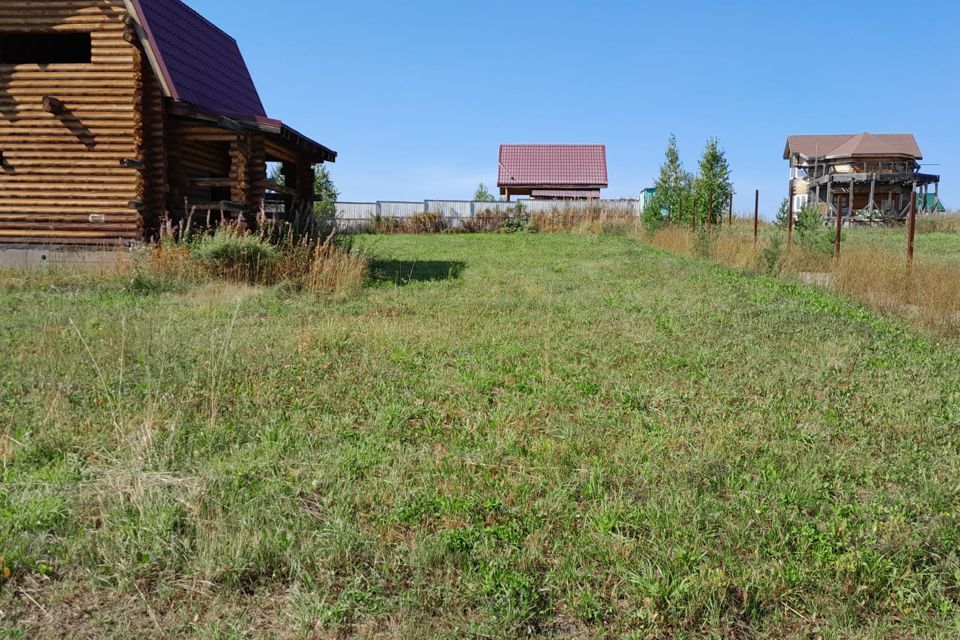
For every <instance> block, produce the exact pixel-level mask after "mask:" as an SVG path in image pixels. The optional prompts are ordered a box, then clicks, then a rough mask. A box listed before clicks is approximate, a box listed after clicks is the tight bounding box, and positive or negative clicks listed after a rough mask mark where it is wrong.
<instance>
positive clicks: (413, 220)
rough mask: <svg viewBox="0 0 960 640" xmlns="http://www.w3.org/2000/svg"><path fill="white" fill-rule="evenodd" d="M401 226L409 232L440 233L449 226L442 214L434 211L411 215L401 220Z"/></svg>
mask: <svg viewBox="0 0 960 640" xmlns="http://www.w3.org/2000/svg"><path fill="white" fill-rule="evenodd" d="M402 226H403V230H404V231H407V232H409V233H440V232H442V231H446V230H447V229H448V228H449V225H447V221H446V220H444V219H443V216H442V215H440V214H439V213H436V212H434V211H427V212H426V213H418V214H417V215H415V216H411V217H409V218H407V219H406V220H404V221H403V224H402Z"/></svg>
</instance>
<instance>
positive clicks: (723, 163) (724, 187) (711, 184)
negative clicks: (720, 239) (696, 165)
mask: <svg viewBox="0 0 960 640" xmlns="http://www.w3.org/2000/svg"><path fill="white" fill-rule="evenodd" d="M732 195H733V184H731V182H730V165H729V163H727V156H726V153H725V152H724V151H723V150H722V149H721V148H720V143H719V142H718V141H717V139H716V138H711V139H710V140H708V141H707V146H706V147H705V148H704V150H703V155H702V156H701V157H700V171H699V174H698V175H697V178H696V181H695V183H694V199H695V201H696V212H695V215H696V217H697V220H696V221H697V224H703V223H709V224H716V223H718V222H720V221H721V220H722V219H723V214H724V211H725V210H726V208H727V205H728V204H729V203H730V197H731V196H732Z"/></svg>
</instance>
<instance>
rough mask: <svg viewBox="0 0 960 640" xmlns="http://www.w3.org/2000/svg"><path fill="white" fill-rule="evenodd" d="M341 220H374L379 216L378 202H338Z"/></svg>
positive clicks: (338, 214)
mask: <svg viewBox="0 0 960 640" xmlns="http://www.w3.org/2000/svg"><path fill="white" fill-rule="evenodd" d="M335 206H336V209H337V219H339V220H373V219H374V218H376V217H377V203H376V202H337V203H335Z"/></svg>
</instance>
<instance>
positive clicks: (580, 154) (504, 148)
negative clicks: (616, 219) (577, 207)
mask: <svg viewBox="0 0 960 640" xmlns="http://www.w3.org/2000/svg"><path fill="white" fill-rule="evenodd" d="M499 165H500V171H499V177H498V179H497V186H498V187H499V188H500V195H502V196H506V198H507V201H510V199H511V198H512V197H514V196H529V197H531V198H536V199H546V200H599V199H600V190H601V189H606V188H607V186H608V182H607V148H606V146H605V145H602V144H505V145H501V146H500V163H499Z"/></svg>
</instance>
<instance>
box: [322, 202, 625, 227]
mask: <svg viewBox="0 0 960 640" xmlns="http://www.w3.org/2000/svg"><path fill="white" fill-rule="evenodd" d="M517 205H522V206H523V211H524V212H526V213H548V212H551V211H577V210H584V209H591V208H594V207H598V206H599V207H602V208H603V209H604V210H606V211H611V212H613V211H616V212H623V213H626V214H633V215H640V214H641V213H642V211H643V202H642V200H516V201H514V202H474V201H471V200H424V201H422V202H395V201H389V200H379V201H377V202H337V203H336V208H337V222H338V223H339V226H341V227H342V228H344V229H349V228H357V227H362V226H364V225H365V224H369V223H372V222H375V221H377V220H387V219H395V220H401V219H403V218H410V217H413V216H416V215H420V214H424V213H436V214H439V215H440V216H441V217H442V218H444V219H446V220H448V221H450V222H451V223H453V224H454V225H455V224H456V223H457V222H458V221H463V220H471V219H475V218H476V217H477V216H478V215H481V214H484V213H507V212H508V211H509V210H511V209H512V208H515V207H516V206H517Z"/></svg>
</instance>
